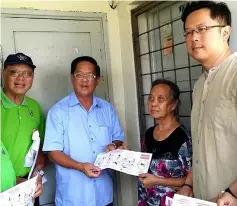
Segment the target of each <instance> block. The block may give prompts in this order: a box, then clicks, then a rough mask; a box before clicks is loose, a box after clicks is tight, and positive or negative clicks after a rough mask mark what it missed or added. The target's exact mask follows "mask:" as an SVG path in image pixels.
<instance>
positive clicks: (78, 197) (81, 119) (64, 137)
mask: <svg viewBox="0 0 237 206" xmlns="http://www.w3.org/2000/svg"><path fill="white" fill-rule="evenodd" d="M114 140H120V141H123V140H124V131H123V129H122V128H121V126H120V123H119V120H118V117H117V115H116V112H115V110H114V108H113V106H112V105H111V104H110V103H108V102H107V101H105V100H103V99H100V98H98V97H95V96H93V104H92V106H91V108H90V109H89V111H87V110H86V109H85V108H84V107H83V106H82V105H81V104H80V102H79V101H78V99H77V97H76V95H75V93H74V92H73V93H72V94H70V95H69V96H67V97H65V98H64V99H62V100H61V101H59V102H58V103H57V104H56V105H54V106H53V107H52V108H51V109H50V111H49V113H48V117H47V122H46V132H45V140H44V146H43V151H55V150H59V151H63V152H64V153H65V154H66V155H68V156H69V157H70V158H72V159H73V160H76V161H78V162H90V163H92V164H93V163H94V162H95V160H96V157H97V155H98V154H99V153H101V152H104V151H105V148H106V146H107V145H108V144H110V143H112V141H114ZM112 201H113V184H112V179H111V177H110V176H109V174H108V173H107V171H106V170H103V171H102V173H101V175H100V176H99V177H98V178H88V177H87V176H86V175H85V174H84V173H82V172H80V171H77V170H74V169H69V168H65V167H61V166H59V165H57V164H56V197H55V203H56V205H57V206H105V205H107V204H110V203H111V202H112Z"/></svg>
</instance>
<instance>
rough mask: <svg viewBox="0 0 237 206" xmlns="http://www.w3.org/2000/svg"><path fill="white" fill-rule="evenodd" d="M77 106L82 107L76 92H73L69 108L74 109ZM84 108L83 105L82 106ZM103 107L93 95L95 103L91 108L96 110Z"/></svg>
mask: <svg viewBox="0 0 237 206" xmlns="http://www.w3.org/2000/svg"><path fill="white" fill-rule="evenodd" d="M77 104H79V105H81V103H80V101H79V100H78V98H77V96H76V94H75V92H72V93H71V95H70V102H69V106H70V107H73V106H76V105H77ZM81 106H82V105H81ZM96 106H98V107H101V105H100V103H99V101H98V99H97V97H96V96H95V95H93V103H92V106H91V108H94V107H96Z"/></svg>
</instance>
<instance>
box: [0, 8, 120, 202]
mask: <svg viewBox="0 0 237 206" xmlns="http://www.w3.org/2000/svg"><path fill="white" fill-rule="evenodd" d="M0 14H1V18H27V19H52V20H76V21H80V20H83V21H98V22H99V23H100V27H101V32H102V38H103V39H102V42H104V45H102V47H101V48H102V51H101V52H102V55H103V56H104V63H105V67H106V68H105V69H106V71H107V77H106V78H107V82H108V97H107V100H109V101H110V102H111V103H114V94H113V87H112V86H113V84H112V72H111V63H110V62H111V60H110V52H109V38H108V26H107V14H106V13H98V12H80V11H53V10H38V9H31V8H1V12H0ZM0 53H1V54H2V46H1V45H0ZM1 54H0V55H1ZM1 61H2V59H1ZM114 179H115V181H114V182H113V183H114V189H115V191H114V198H113V199H114V201H115V202H114V205H115V206H118V198H119V196H120V191H119V183H118V182H119V181H120V176H119V175H117V173H115V172H114Z"/></svg>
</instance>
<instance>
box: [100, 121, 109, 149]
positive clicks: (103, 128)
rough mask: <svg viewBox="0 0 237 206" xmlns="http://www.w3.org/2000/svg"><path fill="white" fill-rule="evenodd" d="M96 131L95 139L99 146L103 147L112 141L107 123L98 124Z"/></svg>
mask: <svg viewBox="0 0 237 206" xmlns="http://www.w3.org/2000/svg"><path fill="white" fill-rule="evenodd" d="M98 131H99V133H98V135H97V140H98V142H99V144H100V145H101V146H103V147H105V146H107V145H108V144H110V143H111V142H112V135H111V132H110V128H109V127H108V126H107V125H100V126H99V129H98Z"/></svg>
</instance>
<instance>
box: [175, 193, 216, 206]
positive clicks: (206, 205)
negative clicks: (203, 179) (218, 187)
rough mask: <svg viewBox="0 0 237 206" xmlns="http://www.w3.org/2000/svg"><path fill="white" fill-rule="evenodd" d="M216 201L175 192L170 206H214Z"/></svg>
mask: <svg viewBox="0 0 237 206" xmlns="http://www.w3.org/2000/svg"><path fill="white" fill-rule="evenodd" d="M216 205H217V204H216V203H213V202H208V201H204V200H200V199H196V198H191V197H186V196H183V195H178V194H175V195H174V198H173V200H172V206H216Z"/></svg>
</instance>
